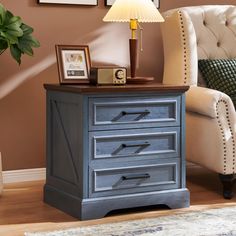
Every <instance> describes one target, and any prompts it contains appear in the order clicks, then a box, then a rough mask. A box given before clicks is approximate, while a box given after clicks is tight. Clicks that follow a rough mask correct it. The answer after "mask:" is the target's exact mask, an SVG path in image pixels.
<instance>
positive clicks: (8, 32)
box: [0, 4, 40, 64]
mask: <svg viewBox="0 0 236 236" xmlns="http://www.w3.org/2000/svg"><path fill="white" fill-rule="evenodd" d="M32 33H33V28H32V27H30V26H29V25H26V24H25V23H23V22H22V20H21V18H20V17H19V16H14V15H13V14H12V13H11V12H10V11H8V10H6V9H5V8H4V7H3V5H1V4H0V53H2V52H4V51H5V50H6V49H7V48H10V52H11V55H12V57H13V58H14V59H15V60H16V61H17V62H18V64H20V63H21V56H22V54H27V55H29V56H32V55H33V49H32V47H39V46H40V43H39V41H38V40H37V39H35V38H34V37H33V36H32Z"/></svg>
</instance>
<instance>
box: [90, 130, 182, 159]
mask: <svg viewBox="0 0 236 236" xmlns="http://www.w3.org/2000/svg"><path fill="white" fill-rule="evenodd" d="M179 132H180V129H179V127H169V128H153V129H141V130H140V129H136V130H117V131H103V132H102V131H101V132H90V145H89V150H90V160H99V159H107V160H112V159H114V158H130V159H131V160H132V159H134V158H137V157H143V158H145V157H147V156H154V157H155V158H158V157H178V156H179V140H180V138H179V136H180V133H179Z"/></svg>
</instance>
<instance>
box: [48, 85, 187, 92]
mask: <svg viewBox="0 0 236 236" xmlns="http://www.w3.org/2000/svg"><path fill="white" fill-rule="evenodd" d="M44 88H45V89H46V90H56V91H62V92H72V93H83V94H87V93H127V92H129V93H130V92H159V93H162V92H164V93H167V92H172V93H173V92H186V91H187V90H188V89H189V86H186V85H164V84H161V83H148V84H126V85H113V86H112V85H103V86H96V85H90V84H89V85H60V84H44Z"/></svg>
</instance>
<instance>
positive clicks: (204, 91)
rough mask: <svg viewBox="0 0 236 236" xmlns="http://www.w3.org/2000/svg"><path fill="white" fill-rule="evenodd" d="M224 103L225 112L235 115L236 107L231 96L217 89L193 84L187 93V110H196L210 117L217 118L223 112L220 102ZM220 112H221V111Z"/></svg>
mask: <svg viewBox="0 0 236 236" xmlns="http://www.w3.org/2000/svg"><path fill="white" fill-rule="evenodd" d="M220 103H223V105H224V107H225V111H224V112H223V113H224V114H225V113H228V114H232V115H233V116H235V115H234V114H235V108H234V105H233V102H232V100H231V98H230V97H229V96H228V95H226V94H225V93H222V92H220V91H217V90H213V89H209V88H203V87H198V86H192V87H190V89H189V90H188V91H187V93H186V110H187V111H190V112H196V113H199V114H201V115H205V116H208V117H210V118H217V116H219V114H221V112H220V110H221V109H222V108H221V109H220V110H219V108H218V107H219V104H220ZM219 112H220V113H219Z"/></svg>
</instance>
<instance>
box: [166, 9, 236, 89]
mask: <svg viewBox="0 0 236 236" xmlns="http://www.w3.org/2000/svg"><path fill="white" fill-rule="evenodd" d="M163 16H164V18H165V20H166V21H165V23H163V24H161V25H162V27H161V28H162V35H163V45H164V57H165V67H164V78H163V83H166V84H186V85H197V83H198V59H222V58H236V6H229V5H209V6H194V7H184V8H179V9H174V10H169V11H167V12H164V13H163Z"/></svg>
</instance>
